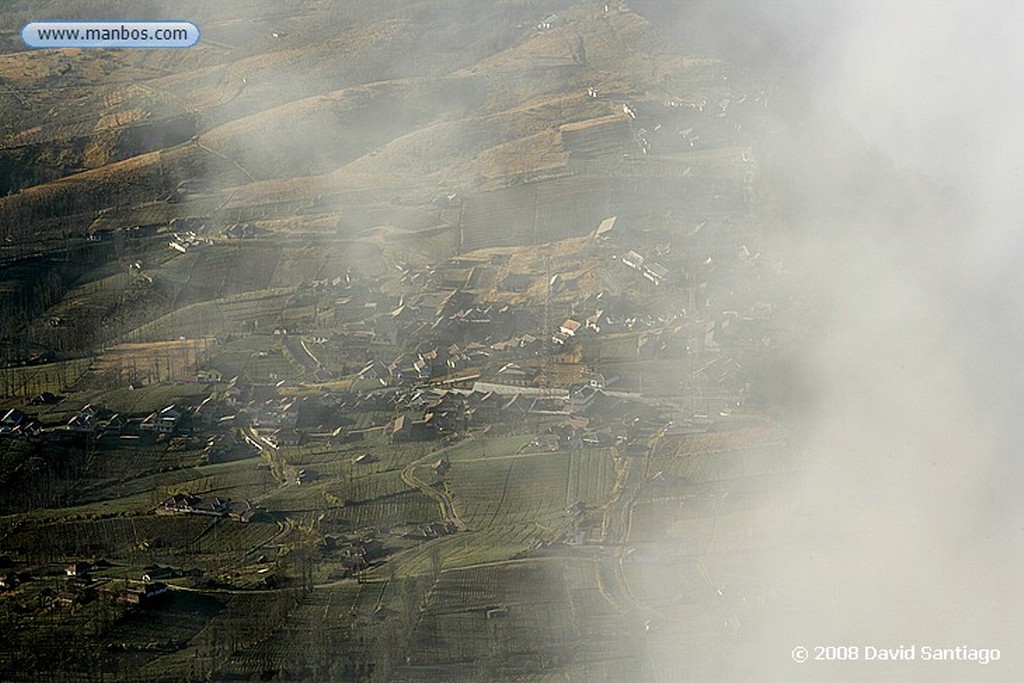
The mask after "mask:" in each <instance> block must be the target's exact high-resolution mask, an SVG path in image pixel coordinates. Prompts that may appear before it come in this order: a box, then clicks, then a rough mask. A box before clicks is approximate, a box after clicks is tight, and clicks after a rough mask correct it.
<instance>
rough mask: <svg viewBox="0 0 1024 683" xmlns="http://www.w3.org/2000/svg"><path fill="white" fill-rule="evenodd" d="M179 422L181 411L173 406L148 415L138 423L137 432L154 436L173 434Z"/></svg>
mask: <svg viewBox="0 0 1024 683" xmlns="http://www.w3.org/2000/svg"><path fill="white" fill-rule="evenodd" d="M179 420H181V411H180V410H178V409H177V408H176V407H175V406H174V404H171V405H169V406H167V407H166V408H163V409H161V410H158V411H156V412H153V413H150V414H149V415H147V416H146V417H145V419H143V420H142V422H141V423H139V431H143V432H150V433H155V434H173V433H174V430H175V429H177V428H178V421H179Z"/></svg>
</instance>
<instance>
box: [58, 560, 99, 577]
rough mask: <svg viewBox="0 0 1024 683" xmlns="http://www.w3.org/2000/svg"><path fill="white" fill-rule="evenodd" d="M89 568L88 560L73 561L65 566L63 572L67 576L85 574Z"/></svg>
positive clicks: (90, 567) (90, 565) (90, 566)
mask: <svg viewBox="0 0 1024 683" xmlns="http://www.w3.org/2000/svg"><path fill="white" fill-rule="evenodd" d="M91 569H92V564H90V563H88V562H75V563H73V564H69V565H68V566H67V567H65V569H64V573H65V574H66V575H67V576H86V575H88V574H89V571H90V570H91Z"/></svg>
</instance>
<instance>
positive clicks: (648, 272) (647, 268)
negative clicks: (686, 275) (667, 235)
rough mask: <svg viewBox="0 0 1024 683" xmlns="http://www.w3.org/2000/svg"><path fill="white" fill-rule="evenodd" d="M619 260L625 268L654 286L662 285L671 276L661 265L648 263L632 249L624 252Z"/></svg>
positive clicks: (654, 262) (653, 262)
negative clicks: (628, 268)
mask: <svg viewBox="0 0 1024 683" xmlns="http://www.w3.org/2000/svg"><path fill="white" fill-rule="evenodd" d="M621 260H622V262H623V263H624V264H625V265H626V266H628V267H630V268H632V269H633V270H635V271H637V272H639V273H640V274H641V275H643V276H644V278H645V279H646V280H648V281H650V282H653V283H654V284H655V285H661V284H664V283H665V282H667V281H668V280H669V279H670V277H671V275H672V273H671V271H670V270H669V269H668V268H666V267H665V266H663V265H662V264H660V263H658V262H656V261H649V260H647V259H645V258H644V257H643V256H641V255H640V254H639V253H637V252H636V251H634V250H632V249H630V250H629V251H628V252H626V254H625V256H623V257H622V259H621Z"/></svg>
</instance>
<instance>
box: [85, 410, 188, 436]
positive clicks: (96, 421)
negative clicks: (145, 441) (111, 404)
mask: <svg viewBox="0 0 1024 683" xmlns="http://www.w3.org/2000/svg"><path fill="white" fill-rule="evenodd" d="M183 415H184V413H183V412H182V411H181V410H180V409H179V408H178V407H177V406H176V405H174V404H172V405H169V406H166V407H164V408H161V409H160V410H154V411H153V412H151V413H149V414H147V415H145V416H141V417H139V416H129V417H126V416H123V415H121V414H120V413H115V412H114V411H112V410H110V409H109V408H105V407H104V406H99V405H93V404H91V403H90V404H88V405H86V406H84V407H83V408H82V409H81V410H80V411H78V412H77V413H76V414H75V415H73V416H71V418H70V419H69V420H68V422H67V430H68V431H69V432H72V433H76V434H89V435H95V436H111V435H116V436H121V435H125V434H138V435H144V434H153V435H155V434H173V433H174V432H175V431H177V429H178V427H179V425H180V423H181V419H182V417H183Z"/></svg>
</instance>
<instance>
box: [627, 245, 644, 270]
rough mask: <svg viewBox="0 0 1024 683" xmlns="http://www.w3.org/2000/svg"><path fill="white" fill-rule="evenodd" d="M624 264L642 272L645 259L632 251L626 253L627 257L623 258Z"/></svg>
mask: <svg viewBox="0 0 1024 683" xmlns="http://www.w3.org/2000/svg"><path fill="white" fill-rule="evenodd" d="M622 262H623V263H625V264H626V265H627V266H629V267H630V268H635V269H636V270H640V269H641V268H643V266H644V257H643V256H641V255H640V254H638V253H636V252H635V251H633V250H632V249H631V250H629V251H627V252H626V255H625V256H623V257H622Z"/></svg>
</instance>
